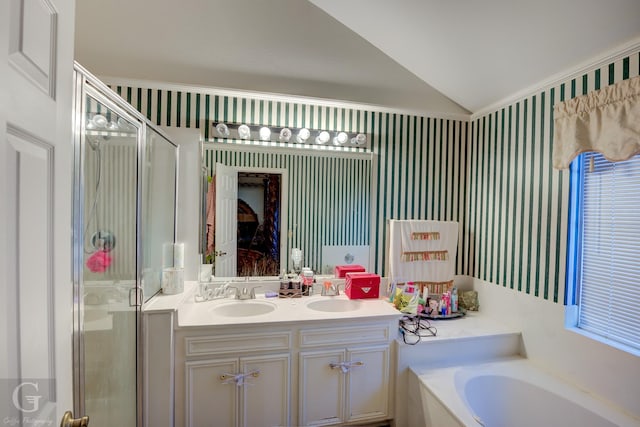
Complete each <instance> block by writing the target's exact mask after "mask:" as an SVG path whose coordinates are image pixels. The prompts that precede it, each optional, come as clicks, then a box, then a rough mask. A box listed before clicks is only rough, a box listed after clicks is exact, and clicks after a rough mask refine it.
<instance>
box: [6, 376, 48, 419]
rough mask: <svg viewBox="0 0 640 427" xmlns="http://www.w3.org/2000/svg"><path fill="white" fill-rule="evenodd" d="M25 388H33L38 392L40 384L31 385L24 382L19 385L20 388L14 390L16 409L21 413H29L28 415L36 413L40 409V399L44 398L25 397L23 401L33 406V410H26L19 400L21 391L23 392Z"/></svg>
mask: <svg viewBox="0 0 640 427" xmlns="http://www.w3.org/2000/svg"><path fill="white" fill-rule="evenodd" d="M25 386H32V387H33V388H35V390H36V391H38V383H29V382H24V383H20V384H18V386H17V387H16V388H15V389H13V396H12V397H13V405H14V406H15V407H16V409H18V410H19V411H22V412H27V413H31V412H36V411H37V410H38V409H39V406H38V404H39V402H40V399H41V398H42V396H40V395H37V394H36V395H25V396H23V400H24V401H25V402H27V403H29V404H30V405H31V408H30V409H29V408H24V407H23V406H22V403H23V402H20V399H19V395H20V391H21V390H22V388H23V387H25Z"/></svg>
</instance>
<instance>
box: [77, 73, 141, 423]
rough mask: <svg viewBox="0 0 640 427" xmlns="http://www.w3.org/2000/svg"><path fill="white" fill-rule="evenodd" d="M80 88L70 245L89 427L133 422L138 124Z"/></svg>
mask: <svg viewBox="0 0 640 427" xmlns="http://www.w3.org/2000/svg"><path fill="white" fill-rule="evenodd" d="M83 94H84V95H83V97H84V99H82V112H83V113H82V114H81V115H80V117H81V118H80V119H79V120H81V123H79V124H78V126H79V128H80V130H81V131H80V147H79V152H80V168H79V170H80V171H81V175H80V177H79V181H80V182H79V184H80V196H79V199H80V203H79V205H80V206H81V210H82V211H81V212H80V213H79V214H80V215H79V217H80V221H79V224H78V223H76V234H80V236H76V245H75V246H76V259H78V258H79V259H81V265H77V266H76V274H77V275H78V276H79V277H78V279H79V284H80V286H79V289H80V295H78V296H79V297H80V298H81V302H79V307H80V309H79V322H80V324H81V326H80V330H81V331H83V332H82V333H81V334H80V345H79V353H80V354H79V359H80V360H78V362H79V364H80V370H79V372H80V374H79V379H78V382H79V384H76V386H77V387H76V388H77V389H78V390H79V393H77V394H78V395H79V396H78V397H77V402H76V405H77V406H78V405H79V406H80V407H81V410H80V411H79V412H80V413H88V414H91V424H92V425H98V426H101V425H102V426H111V425H119V426H135V425H136V424H137V413H136V406H137V398H138V396H137V387H136V384H137V374H136V364H137V339H138V337H137V331H138V330H139V328H138V314H139V313H138V307H136V301H135V290H136V288H137V272H138V260H139V256H138V254H139V248H138V238H137V236H138V234H139V230H138V224H139V220H138V219H139V210H140V206H139V203H140V202H139V197H138V196H137V195H138V185H139V184H138V168H139V165H138V161H139V151H140V145H141V142H140V141H141V139H142V138H141V136H142V133H143V132H142V131H143V126H142V123H140V122H138V121H137V120H135V119H133V118H132V117H131V116H130V115H129V114H127V112H126V111H124V110H122V109H120V108H119V107H118V106H117V105H116V104H115V103H114V102H112V101H111V100H109V99H108V98H107V97H105V96H103V94H102V93H100V92H99V91H97V90H95V89H94V88H93V87H91V86H89V85H85V88H84V91H83ZM76 117H78V116H76ZM78 240H80V241H78ZM76 264H79V263H76ZM131 298H133V301H131V300H130V299H131Z"/></svg>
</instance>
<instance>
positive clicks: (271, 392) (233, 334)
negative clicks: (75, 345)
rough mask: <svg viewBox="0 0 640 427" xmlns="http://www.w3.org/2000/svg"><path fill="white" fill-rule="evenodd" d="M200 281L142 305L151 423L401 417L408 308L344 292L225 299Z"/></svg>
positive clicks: (329, 422) (287, 422)
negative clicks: (204, 292) (199, 297)
mask: <svg viewBox="0 0 640 427" xmlns="http://www.w3.org/2000/svg"><path fill="white" fill-rule="evenodd" d="M196 288H197V284H196V283H187V284H186V286H185V292H184V293H183V294H181V295H166V296H165V295H158V296H156V297H154V298H153V299H152V300H151V301H150V302H149V303H148V304H146V305H145V307H144V309H143V322H144V328H145V335H144V337H145V347H144V348H145V356H144V358H145V367H146V371H145V375H144V376H145V399H144V401H145V405H144V420H145V425H148V426H154V427H156V426H182V425H184V426H194V427H195V426H197V427H202V426H222V425H224V426H250V427H255V426H276V425H280V426H287V425H305V426H306V425H344V424H346V425H348V424H365V423H369V422H377V421H383V420H389V419H391V418H393V402H394V399H393V396H394V393H393V390H394V375H393V368H392V367H393V366H394V360H395V355H394V347H393V345H392V343H393V341H394V339H395V337H396V333H397V324H398V319H399V317H400V313H399V312H398V311H397V310H395V308H393V306H392V305H391V304H389V303H388V302H386V301H384V300H379V299H370V300H349V299H347V298H346V296H344V295H340V296H334V297H327V296H319V295H318V296H311V297H302V298H292V299H278V298H269V299H267V298H264V296H263V295H261V294H258V296H257V298H256V299H248V300H235V299H232V298H224V299H217V300H212V301H206V302H201V303H196V302H195V301H194V293H195V292H196Z"/></svg>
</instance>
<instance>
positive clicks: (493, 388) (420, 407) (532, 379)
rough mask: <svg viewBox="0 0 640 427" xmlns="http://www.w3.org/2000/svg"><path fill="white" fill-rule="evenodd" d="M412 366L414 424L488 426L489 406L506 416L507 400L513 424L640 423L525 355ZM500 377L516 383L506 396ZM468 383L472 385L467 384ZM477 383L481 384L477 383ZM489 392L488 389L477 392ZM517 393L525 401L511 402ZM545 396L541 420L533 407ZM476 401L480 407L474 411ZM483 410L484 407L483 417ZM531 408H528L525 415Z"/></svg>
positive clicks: (601, 426) (609, 426)
mask: <svg viewBox="0 0 640 427" xmlns="http://www.w3.org/2000/svg"><path fill="white" fill-rule="evenodd" d="M410 371H411V372H410V375H409V384H408V389H409V396H410V400H409V407H410V408H411V412H410V417H409V422H408V425H410V426H414V425H415V426H425V425H426V426H438V427H440V426H464V427H478V426H482V425H486V427H490V426H491V423H489V422H486V419H488V418H489V419H490V418H491V417H492V416H493V415H492V414H491V407H494V408H495V411H498V412H500V414H499V415H500V418H502V417H504V416H507V417H508V415H504V414H502V413H501V412H502V409H501V408H502V405H509V407H510V408H509V409H511V411H510V412H513V413H514V414H513V417H514V419H513V420H512V421H510V422H508V423H509V424H510V425H519V426H539V425H550V424H549V421H548V420H549V418H551V419H552V420H554V421H553V422H554V423H555V421H556V420H557V424H555V425H562V426H569V425H576V426H581V427H582V426H585V427H587V426H594V427H596V426H597V427H614V426H620V427H638V426H640V420H637V419H635V418H632V417H631V416H629V415H627V414H625V413H623V412H621V411H620V410H618V409H617V408H615V407H613V406H611V405H609V404H608V403H606V402H604V401H602V400H598V399H596V398H595V397H594V396H593V395H592V394H590V393H588V392H587V391H584V390H580V389H578V388H576V387H574V386H572V385H571V384H569V383H567V382H564V381H562V380H561V379H559V378H558V377H555V376H553V375H551V374H550V373H548V372H545V371H544V370H542V369H541V368H539V367H537V366H535V365H534V364H533V363H531V362H530V361H529V360H527V359H526V358H523V357H518V356H512V357H507V358H501V359H497V360H494V361H490V362H484V363H474V364H465V365H461V366H451V367H440V368H435V369H434V368H428V367H419V366H418V367H412V368H411V369H410ZM498 379H500V380H501V381H497V380H498ZM478 380H480V381H478ZM502 380H505V381H507V383H512V384H514V385H515V388H509V390H513V393H509V395H508V396H501V395H498V394H496V393H500V390H501V387H499V383H501V382H503V381H502ZM470 384H472V385H473V387H468V385H470ZM476 384H481V385H482V387H480V389H478V387H477V386H476ZM470 390H471V392H473V390H475V393H476V395H467V393H469V392H470ZM485 392H486V394H485V395H478V394H481V393H485ZM504 394H507V393H504ZM515 395H519V396H524V398H523V399H522V400H524V401H523V402H519V401H518V402H516V401H512V402H508V400H509V399H510V398H512V397H513V396H515ZM542 401H547V402H550V404H549V405H545V411H544V412H541V413H540V414H539V415H540V416H541V418H546V421H541V420H537V419H536V417H537V415H536V413H535V411H533V412H532V410H531V408H530V407H531V406H532V402H536V403H538V402H542ZM474 405H475V407H476V408H479V409H477V410H476V411H474V410H473V409H472V407H473V406H474ZM518 407H520V408H521V409H518ZM481 411H485V415H484V417H483V416H482V415H481ZM487 411H488V412H487ZM476 412H478V413H476ZM504 412H505V413H507V412H509V411H507V410H505V411H504ZM527 412H529V414H528V415H525V414H526V413H527ZM562 417H567V418H565V419H563V418H562ZM494 418H495V417H494ZM483 419H484V420H485V422H484V423H483ZM580 420H581V421H580ZM513 423H515V424H513Z"/></svg>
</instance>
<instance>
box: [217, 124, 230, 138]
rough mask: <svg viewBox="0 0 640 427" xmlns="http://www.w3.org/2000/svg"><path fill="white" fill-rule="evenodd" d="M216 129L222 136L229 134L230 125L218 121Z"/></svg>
mask: <svg viewBox="0 0 640 427" xmlns="http://www.w3.org/2000/svg"><path fill="white" fill-rule="evenodd" d="M216 131H217V132H218V135H220V136H222V137H227V136H229V127H228V126H227V125H225V124H224V123H218V124H217V125H216Z"/></svg>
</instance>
